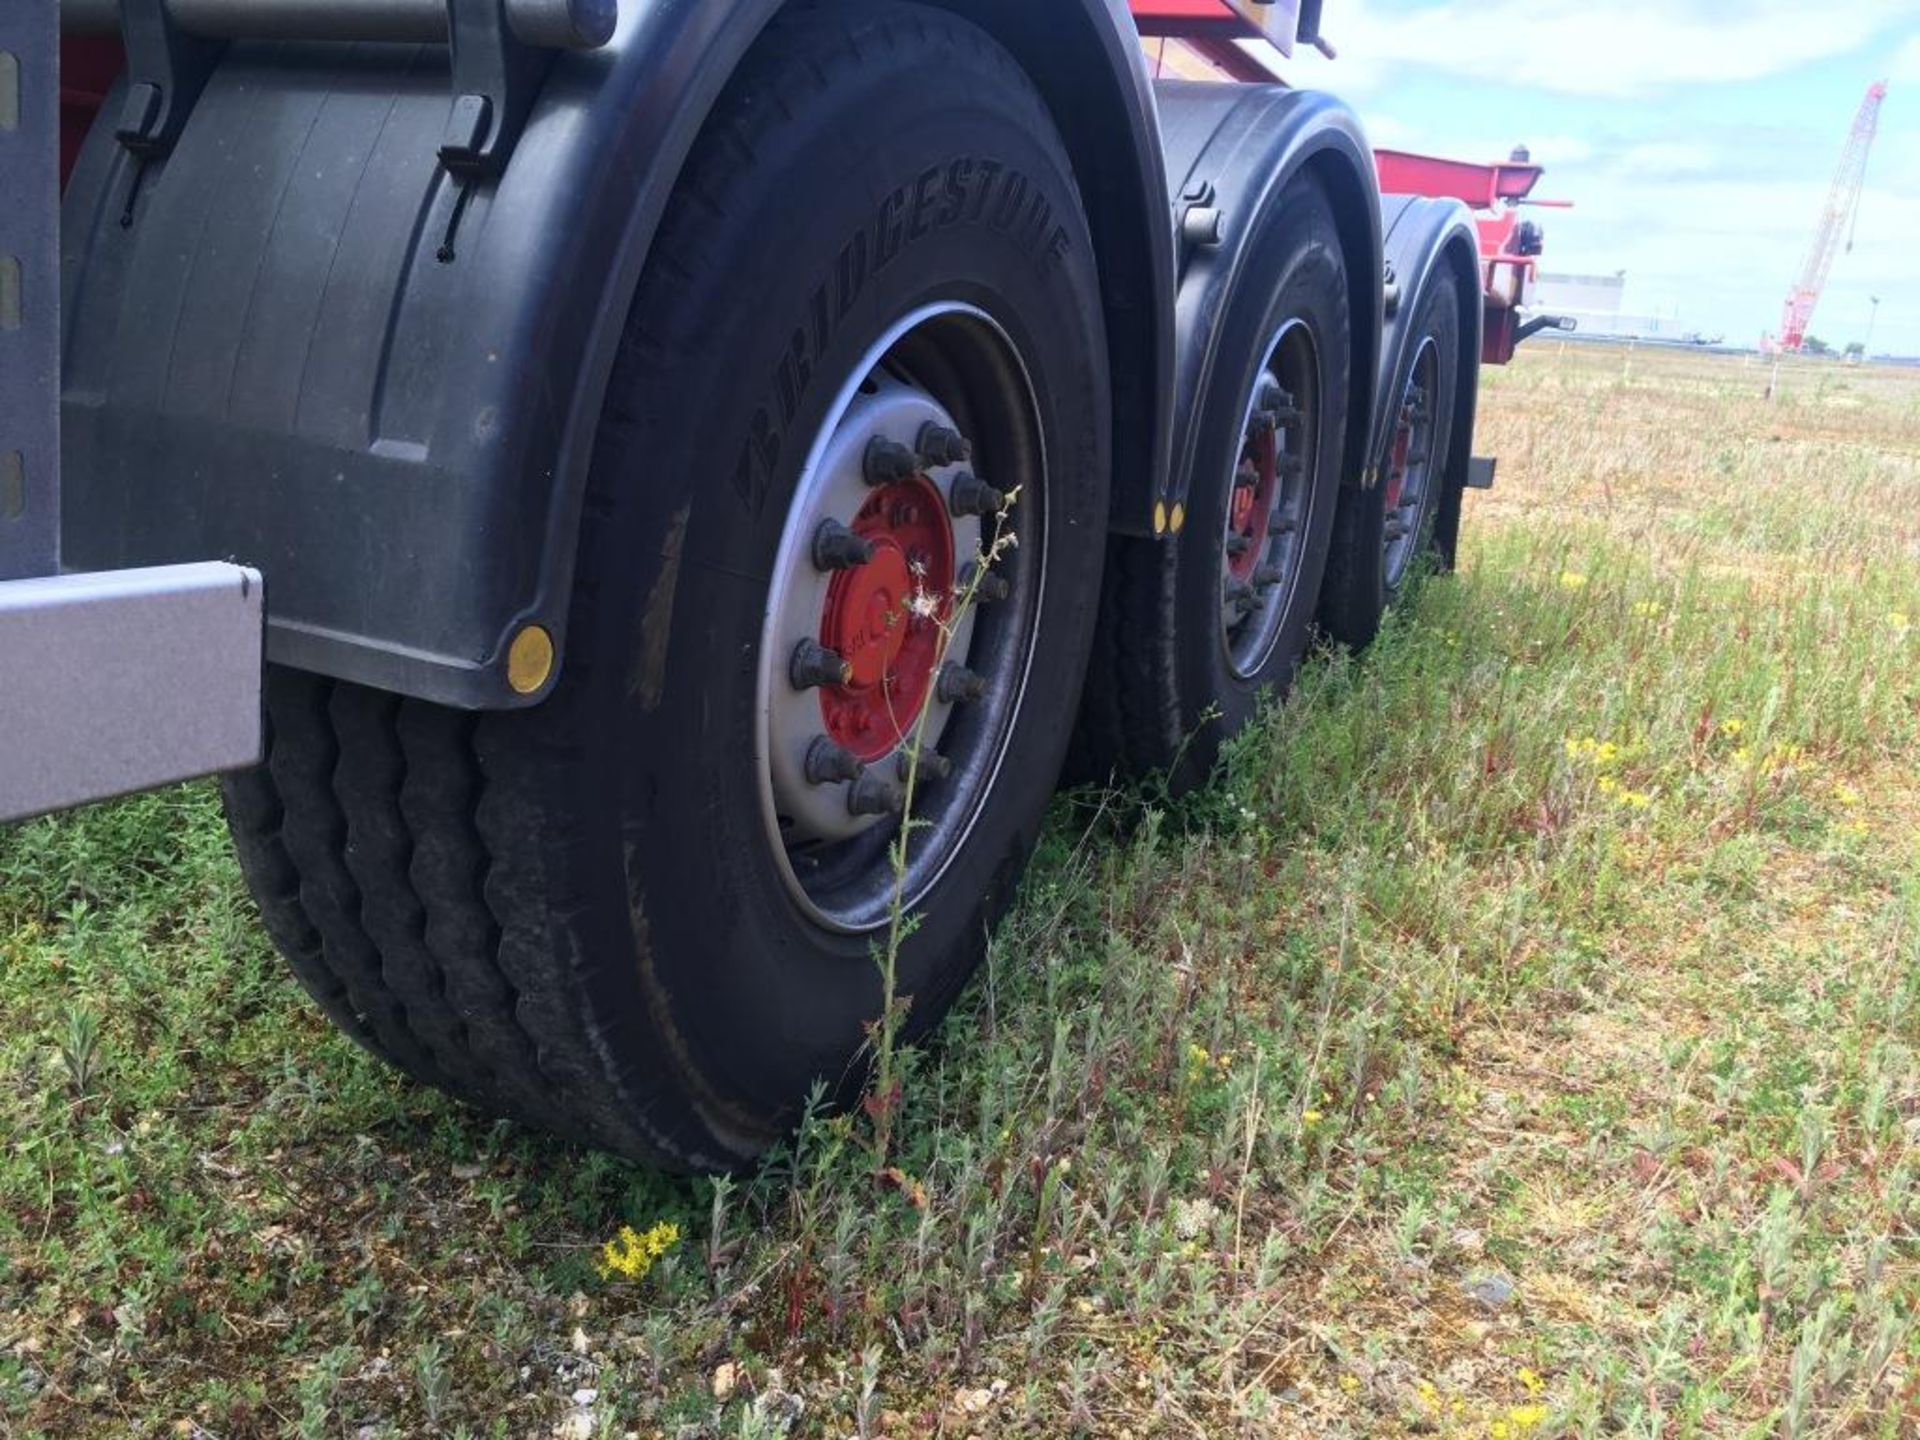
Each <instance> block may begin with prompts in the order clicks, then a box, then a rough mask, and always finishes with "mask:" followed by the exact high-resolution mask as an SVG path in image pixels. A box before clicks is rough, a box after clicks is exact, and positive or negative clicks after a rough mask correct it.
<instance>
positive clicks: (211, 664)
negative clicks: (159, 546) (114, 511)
mask: <svg viewBox="0 0 1920 1440" xmlns="http://www.w3.org/2000/svg"><path fill="white" fill-rule="evenodd" d="M262 600H263V594H262V585H261V581H260V574H259V572H258V571H255V570H248V569H245V568H243V567H242V566H239V565H225V564H211V563H210V564H204V565H170V566H166V567H164V568H160V569H153V570H118V571H112V572H107V573H101V574H92V575H58V576H53V577H50V578H47V579H40V580H14V581H9V582H7V583H5V584H0V821H6V820H18V819H22V818H24V817H25V816H28V815H38V814H40V813H42V812H44V811H48V810H60V809H65V808H66V807H68V806H72V805H83V804H86V803H87V802H88V801H92V800H105V799H108V798H109V797H111V796H115V795H125V794H128V793H130V792H132V791H135V790H148V789H151V788H153V787H154V786H156V785H166V784H170V783H172V782H173V781H176V780H185V779H188V778H190V777H192V776H195V775H206V774H211V773H213V772H214V771H218V770H232V769H237V768H239V767H241V766H244V765H251V764H254V763H256V762H257V761H258V760H259V759H260V753H261V721H260V677H261V644H262V636H263V633H264V632H263V623H264V614H265V610H264V606H263V604H262Z"/></svg>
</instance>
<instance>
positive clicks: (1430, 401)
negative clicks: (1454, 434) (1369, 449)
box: [1381, 335, 1440, 590]
mask: <svg viewBox="0 0 1920 1440" xmlns="http://www.w3.org/2000/svg"><path fill="white" fill-rule="evenodd" d="M1439 381H1440V347H1439V346H1438V345H1437V344H1436V343H1435V342H1434V338H1433V336H1431V335H1426V336H1423V337H1422V338H1421V341H1420V348H1419V349H1418V350H1416V351H1415V352H1414V357H1413V366H1412V368H1411V369H1409V370H1408V372H1407V383H1406V388H1405V389H1403V390H1402V391H1401V393H1400V413H1399V415H1398V416H1397V417H1396V422H1395V427H1394V434H1393V438H1392V439H1390V440H1389V441H1388V442H1387V443H1388V445H1389V447H1390V448H1389V450H1388V453H1387V463H1388V465H1389V467H1391V469H1392V470H1397V471H1400V472H1401V473H1400V491H1399V494H1398V496H1397V497H1396V496H1395V495H1394V494H1393V493H1392V491H1391V490H1389V492H1388V495H1387V497H1386V506H1387V518H1386V527H1385V529H1384V531H1383V533H1382V537H1381V543H1382V544H1383V545H1385V547H1386V558H1385V561H1384V574H1385V578H1386V587H1387V589H1388V590H1397V589H1399V588H1400V583H1401V582H1402V581H1403V580H1405V579H1406V577H1407V571H1408V569H1409V568H1410V567H1411V566H1412V564H1413V558H1414V556H1415V555H1416V554H1418V553H1419V549H1420V537H1421V535H1422V534H1423V533H1424V532H1425V530H1426V525H1427V519H1428V516H1429V514H1430V513H1431V511H1432V509H1433V496H1434V491H1435V489H1436V488H1437V487H1436V486H1435V485H1434V484H1433V461H1434V454H1433V439H1434V433H1435V424H1434V422H1435V418H1436V417H1435V416H1434V413H1433V408H1434V397H1435V396H1436V395H1437V394H1438V393H1439V389H1440V384H1439ZM1403 432H1404V433H1405V434H1406V436H1407V440H1406V444H1407V454H1406V456H1405V458H1404V461H1403V460H1402V458H1401V457H1400V456H1399V455H1397V454H1396V453H1395V452H1396V451H1397V450H1398V449H1399V445H1400V435H1401V434H1402V433H1403ZM1403 465H1404V469H1402V466H1403ZM1382 483H1383V484H1390V483H1391V475H1390V476H1389V477H1388V479H1386V480H1383V481H1382ZM1396 500H1397V503H1396Z"/></svg>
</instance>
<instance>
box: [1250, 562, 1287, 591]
mask: <svg viewBox="0 0 1920 1440" xmlns="http://www.w3.org/2000/svg"><path fill="white" fill-rule="evenodd" d="M1286 578H1287V572H1286V571H1284V570H1282V569H1281V568H1280V567H1279V566H1278V565H1262V566H1261V567H1260V568H1259V569H1258V570H1256V571H1254V572H1253V588H1254V589H1256V590H1271V589H1272V588H1273V587H1274V586H1276V585H1278V584H1279V583H1280V582H1281V581H1282V580H1284V579H1286Z"/></svg>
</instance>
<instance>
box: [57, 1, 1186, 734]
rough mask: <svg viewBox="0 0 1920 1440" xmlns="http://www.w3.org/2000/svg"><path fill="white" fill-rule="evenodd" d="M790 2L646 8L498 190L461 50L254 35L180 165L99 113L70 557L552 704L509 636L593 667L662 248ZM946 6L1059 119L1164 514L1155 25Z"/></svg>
mask: <svg viewBox="0 0 1920 1440" xmlns="http://www.w3.org/2000/svg"><path fill="white" fill-rule="evenodd" d="M780 3H781V0H727V3H706V0H700V3H687V0H623V3H622V6H621V10H622V17H621V23H620V28H619V33H618V34H617V36H616V37H615V39H614V41H613V43H612V44H611V45H609V46H608V47H607V48H605V49H603V50H600V51H596V52H590V53H568V54H564V55H561V56H559V57H558V58H557V59H556V60H555V61H554V63H553V66H552V68H551V70H550V71H549V72H548V74H547V78H546V80H545V84H544V87H543V89H542V91H541V94H540V97H539V99H538V101H537V103H536V105H535V107H534V110H533V113H532V115H531V118H530V120H529V121H528V124H527V126H526V129H525V131H524V133H523V134H522V135H521V136H520V138H519V140H518V144H517V146H516V148H515V149H514V152H513V154H512V157H511V160H510V161H509V163H508V164H507V166H506V169H505V172H504V174H503V175H501V176H499V177H498V178H497V179H489V180H481V181H477V182H468V183H466V184H463V183H462V182H461V181H460V180H458V179H456V178H455V177H454V176H451V175H449V174H448V173H447V171H446V170H445V168H444V167H443V166H442V165H441V163H440V160H439V155H438V151H439V147H440V145H441V144H442V142H443V140H444V138H445V136H446V132H447V129H448V117H449V104H450V98H451V95H450V87H449V74H448V56H447V51H446V49H445V47H442V46H397V45H357V46H343V45H316V44H294V43H287V42H278V43H265V42H235V43H233V44H231V45H229V46H227V47H226V49H225V50H224V53H222V55H221V56H220V58H219V61H218V64H217V67H216V68H215V70H214V71H213V74H212V77H211V79H210V80H209V81H208V83H207V85H206V88H205V90H204V91H203V92H202V93H201V95H200V97H199V99H198V102H197V103H196V104H195V106H194V108H193V111H192V113H191V115H190V116H189V118H188V120H187V122H186V125H185V128H184V130H183V131H182V133H181V135H180V137H179V140H178V143H177V144H176V145H175V146H174V148H173V149H172V151H171V153H170V154H168V155H166V156H165V157H163V158H157V159H153V160H151V161H149V162H148V163H147V164H145V165H144V167H143V166H142V165H141V164H139V163H138V162H136V160H135V158H134V157H133V156H132V155H131V154H129V153H128V152H127V150H125V149H124V148H123V147H122V146H121V145H120V144H119V143H118V141H117V140H116V138H115V136H114V134H113V133H112V132H113V127H112V126H111V125H100V126H97V127H96V128H95V133H94V134H93V135H92V136H91V137H90V139H89V141H88V143H87V146H86V150H85V153H84V155H83V156H82V159H81V162H80V164H79V167H78V168H77V170H76V171H75V174H74V176H73V180H72V183H71V184H70V186H69V189H68V193H67V199H66V203H65V209H64V212H63V217H62V218H63V230H64V234H63V241H62V267H63V283H62V290H63V295H64V298H65V303H66V307H67V328H66V333H65V336H64V361H63V363H64V389H63V402H62V413H63V420H64V426H65V438H64V455H65V461H66V467H67V469H66V474H67V489H66V495H65V501H66V507H65V516H64V533H65V542H66V543H65V550H66V560H67V562H68V563H69V564H70V565H74V566H81V567H89V568H110V567H118V566H128V565H146V564H156V563H163V562H168V561H178V560H190V559H205V558H233V559H238V560H242V561H244V562H245V563H247V564H250V565H253V566H256V567H258V568H259V569H260V570H262V571H263V572H264V573H265V575H266V579H267V589H268V597H269V622H270V623H269V638H268V656H269V658H270V659H271V660H273V661H276V662H279V663H282V664H286V665H291V666H295V667H298V668H303V669H310V670H314V671H319V672H322V673H326V674H330V675H335V676H339V677H341V678H344V679H348V680H354V681H359V682H362V683H366V684H370V685H374V686H378V687H381V688H384V689H389V690H394V691H399V692H403V693H407V694H412V695H417V696H420V697H423V698H426V699H430V700H435V701H439V702H442V703H446V704H451V705H456V706H462V707H468V708H494V707H509V706H514V705H519V704H527V703H532V702H534V701H537V700H538V699H539V698H541V696H542V695H543V694H544V693H546V689H545V688H543V689H542V690H541V691H539V692H536V693H535V694H532V695H520V694H516V693H515V691H514V690H513V688H512V687H511V686H510V685H509V683H508V680H507V675H506V656H507V651H508V647H509V645H510V643H511V640H512V637H513V636H515V635H516V634H518V633H519V631H520V630H521V629H522V627H524V626H526V625H528V624H539V625H541V626H543V627H545V628H546V629H547V630H548V631H549V632H550V633H551V635H552V636H553V638H554V640H555V642H556V644H557V645H559V646H561V647H562V654H564V642H565V635H566V625H567V614H568V606H569V599H570V593H571V584H572V574H573V562H574V552H575V546H576V542H577V537H578V532H579V526H580V524H581V498H582V494H583V491H584V485H585V476H586V467H587V463H588V457H589V456H590V454H591V452H592V447H593V440H594V434H595V430H596V428H597V424H598V420H599V416H600V412H601V408H602V402H603V398H604V394H605V389H606V384H607V379H608V376H609V373H610V371H611V368H612V364H613V359H614V354H615V350H616V347H617V345H618V343H619V340H620V336H621V334H622V331H623V329H624V326H625V320H626V316H627V311H628V308H629V306H630V304H631V302H632V297H633V294H634V292H635V288H636V285H637V282H638V279H639V274H640V271H641V267H642V265H643V263H644V261H645V258H646V255H647V251H648V247H649V245H650V243H651V241H652V237H653V235H654V233H655V231H656V229H657V226H658V224H659V221H660V218H661V215H662V212H663V210H664V208H665V207H666V205H667V203H668V200H669V197H670V196H671V194H672V191H673V187H674V183H675V180H676V178H677V176H678V174H679V172H680V169H681V167H682V165H683V164H684V161H685V159H686V156H687V154H688V152H689V151H690V149H691V147H692V145H693V143H694V140H695V138H696V136H697V134H698V132H699V130H700V127H701V125H702V123H703V121H704V119H705V117H706V116H707V114H708V113H709V111H710V109H711V107H712V105H713V103H714V101H715V100H716V98H717V97H718V95H719V93H720V91H721V89H722V88H723V86H724V85H725V83H726V81H727V79H728V78H729V76H730V75H731V74H732V73H733V71H734V69H735V68H736V66H737V65H738V63H739V61H740V59H741V57H742V56H743V55H744V54H745V52H746V51H747V49H748V48H749V46H750V45H751V44H752V43H753V41H754V40H755V39H756V38H757V37H758V36H759V34H760V33H761V31H762V30H763V29H764V28H765V26H766V24H767V22H768V21H769V20H770V19H771V18H772V16H773V15H774V14H775V12H776V11H777V10H778V9H779V8H780ZM945 3H946V6H947V8H949V9H952V10H955V11H957V12H959V13H961V14H965V15H968V16H970V17H972V18H974V19H975V20H977V21H978V22H979V23H981V24H983V25H985V26H986V27H987V28H989V29H990V30H992V31H993V32H994V33H995V34H996V35H998V36H999V38H1000V39H1001V40H1002V41H1003V43H1005V44H1007V45H1008V46H1009V48H1010V49H1012V50H1013V51H1014V53H1015V54H1016V55H1017V56H1018V57H1019V58H1020V59H1021V60H1022V61H1023V62H1024V63H1025V64H1027V66H1028V68H1029V70H1030V72H1031V73H1032V74H1033V75H1034V78H1035V80H1036V83H1037V84H1038V85H1039V86H1040V88H1041V90H1042V92H1043V93H1044V94H1045V95H1046V96H1047V98H1048V100H1049V103H1050V104H1051V106H1052V108H1053V109H1054V111H1055V113H1056V114H1058V115H1059V116H1060V118H1061V126H1062V130H1063V132H1064V133H1065V134H1066V136H1067V139H1068V143H1069V148H1070V149H1071V150H1072V151H1073V155H1074V162H1075V167H1076V171H1077V173H1079V175H1080V176H1081V181H1082V185H1083V188H1084V189H1085V191H1086V194H1087V200H1088V206H1089V209H1090V211H1091V212H1092V216H1093V220H1094V224H1095V237H1096V244H1097V246H1098V249H1099V253H1100V260H1101V266H1102V281H1103V285H1104V286H1105V289H1106V298H1107V303H1108V326H1109V332H1110V338H1111V344H1112V347H1113V369H1114V373H1115V374H1116V376H1124V377H1126V378H1125V381H1124V387H1121V386H1117V393H1116V403H1115V410H1116V415H1117V419H1116V426H1117V432H1118V433H1117V435H1116V444H1115V447H1114V449H1115V454H1116V455H1117V456H1123V457H1126V461H1125V466H1124V468H1123V470H1122V472H1121V473H1120V474H1119V475H1118V476H1117V477H1116V479H1117V483H1118V485H1119V491H1120V495H1119V503H1120V505H1121V506H1122V507H1123V510H1122V513H1123V515H1125V516H1131V517H1133V519H1134V522H1135V523H1136V524H1138V525H1140V526H1144V525H1145V524H1146V523H1147V520H1146V517H1147V515H1148V514H1149V510H1150V497H1151V496H1152V495H1153V494H1155V493H1156V491H1157V490H1158V488H1159V486H1160V477H1161V476H1163V475H1164V474H1165V473H1166V470H1167V455H1168V451H1169V444H1170V440H1169V427H1168V423H1167V415H1168V413H1169V397H1170V393H1171V387H1170V385H1169V384H1168V383H1167V382H1168V378H1169V377H1170V375H1171V373H1172V364H1173V362H1172V355H1173V349H1172V321H1171V317H1172V309H1173V300H1172V294H1173V279H1174V253H1173V238H1172V226H1171V223H1170V221H1169V218H1168V215H1167V212H1166V210H1165V208H1164V203H1165V202H1164V196H1165V194H1166V180H1165V172H1164V169H1163V166H1162V161H1161V155H1160V150H1159V146H1158V144H1157V141H1156V138H1155V119H1154V113H1153V99H1152V93H1151V88H1150V83H1149V81H1148V79H1147V76H1146V72H1145V67H1144V61H1143V58H1142V56H1141V53H1140V47H1139V44H1138V41H1137V39H1136V37H1135V36H1134V32H1133V29H1132V25H1131V21H1130V20H1129V18H1128V15H1127V11H1126V9H1125V6H1124V4H1122V3H1121V0H1049V3H1048V4H1047V5H1045V6H1035V5H1033V4H1031V3H1029V0H945ZM1041 11H1044V12H1045V15H1044V18H1041V17H1040V15H1039V12H1041ZM119 109H120V106H119V102H118V100H117V98H116V99H114V100H110V101H109V102H108V105H107V108H106V111H105V112H104V113H106V114H107V115H109V116H111V115H114V114H116V113H118V111H119ZM876 203H877V204H878V205H879V207H880V210H879V213H880V214H881V215H882V216H884V214H885V211H886V197H879V196H877V197H876ZM768 243H769V244H778V243H779V242H778V237H775V236H770V237H768ZM741 303H743V304H750V303H752V298H751V297H750V296H742V297H741ZM715 443H716V447H717V451H718V450H724V449H725V447H727V446H740V445H743V444H744V443H745V437H737V436H736V437H729V436H716V437H715ZM733 458H734V457H733V456H732V455H729V454H720V453H717V454H716V469H719V470H725V469H727V468H728V467H729V466H730V465H731V464H732V462H733ZM647 482H648V477H647V475H646V470H645V462H644V457H639V458H638V461H637V463H636V467H635V474H634V483H635V484H646V483H647ZM556 673H557V667H556ZM551 683H552V682H551V680H549V682H548V685H547V687H546V688H550V687H551Z"/></svg>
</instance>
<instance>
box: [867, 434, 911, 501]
mask: <svg viewBox="0 0 1920 1440" xmlns="http://www.w3.org/2000/svg"><path fill="white" fill-rule="evenodd" d="M919 471H920V461H919V458H918V457H917V456H916V455H915V454H914V453H913V451H911V450H909V449H908V448H907V447H906V446H904V445H902V444H901V443H900V442H899V441H898V440H889V439H888V438H887V437H886V436H884V435H876V436H874V437H873V439H871V440H869V441H868V442H867V454H866V459H865V461H864V462H863V465H862V474H863V475H864V476H865V477H866V482H867V484H869V485H872V486H874V487H875V488H878V487H879V486H882V485H898V484H899V483H900V482H901V481H902V480H911V479H912V478H913V477H914V476H915V475H916V474H918V473H919Z"/></svg>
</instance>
